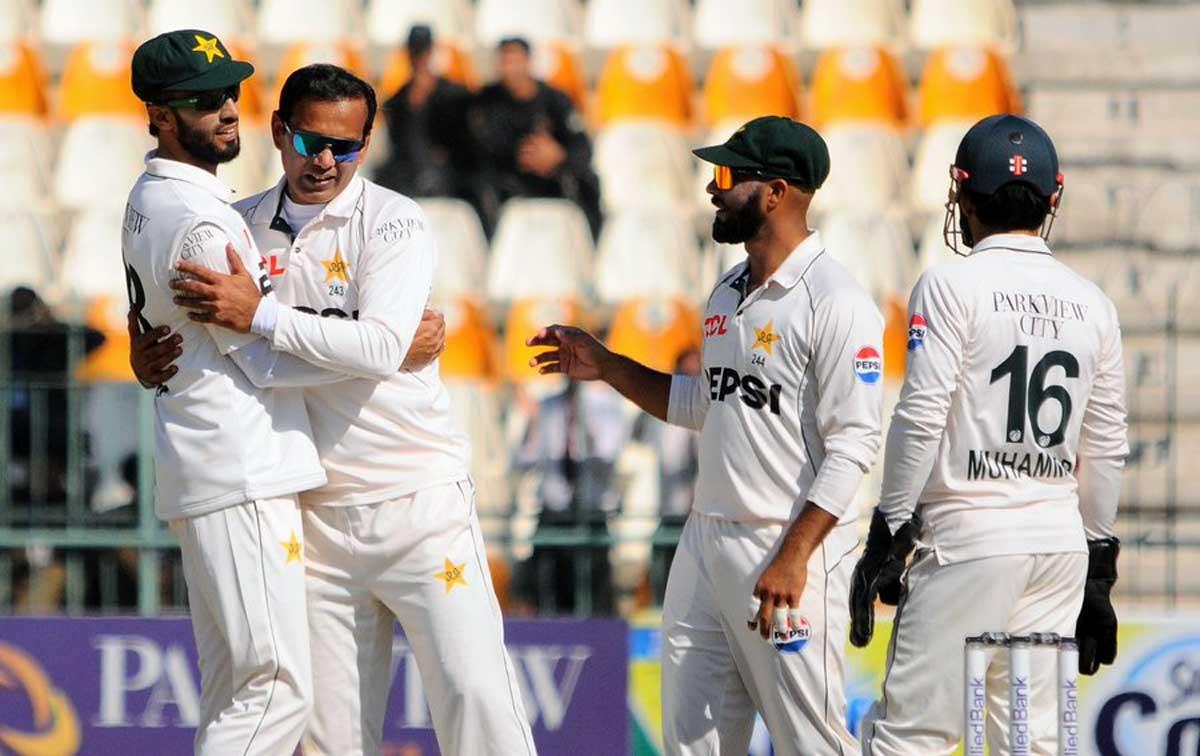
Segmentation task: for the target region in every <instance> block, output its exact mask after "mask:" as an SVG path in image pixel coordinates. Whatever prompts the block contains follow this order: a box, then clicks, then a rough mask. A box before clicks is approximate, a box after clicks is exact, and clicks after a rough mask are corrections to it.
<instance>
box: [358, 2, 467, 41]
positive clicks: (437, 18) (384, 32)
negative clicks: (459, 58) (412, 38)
mask: <svg viewBox="0 0 1200 756" xmlns="http://www.w3.org/2000/svg"><path fill="white" fill-rule="evenodd" d="M471 13H472V11H471V3H470V2H469V0H368V2H367V13H366V21H365V24H364V25H365V26H366V30H367V39H368V40H369V41H370V42H371V44H373V45H376V46H379V47H392V46H395V45H402V44H404V42H405V40H406V39H408V30H409V29H411V28H412V27H413V26H415V25H416V24H424V25H425V26H428V27H429V28H430V29H432V30H433V36H434V39H437V40H440V41H443V42H445V41H451V42H456V43H459V44H463V43H466V42H469V41H470V40H471V38H472V32H473V27H472V26H471Z"/></svg>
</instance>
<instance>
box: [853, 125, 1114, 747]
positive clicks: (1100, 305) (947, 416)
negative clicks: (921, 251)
mask: <svg viewBox="0 0 1200 756" xmlns="http://www.w3.org/2000/svg"><path fill="white" fill-rule="evenodd" d="M950 174H951V191H950V201H949V202H948V203H947V205H946V208H947V213H946V226H945V228H946V237H947V244H949V245H950V246H951V247H952V248H954V250H955V251H956V252H957V251H959V250H958V244H959V242H960V241H961V243H962V244H964V245H965V246H967V247H970V248H971V252H970V255H969V256H967V257H966V258H965V259H961V260H956V261H953V262H948V263H944V264H941V265H938V266H936V267H934V268H932V269H930V270H928V271H926V272H925V274H924V275H922V276H921V278H920V279H919V280H918V281H917V284H916V287H915V288H914V290H913V293H912V298H911V300H910V302H909V318H910V326H909V337H908V338H909V340H908V352H909V354H908V365H907V373H906V375H905V380H904V387H903V390H902V392H901V395H900V401H899V404H898V405H897V406H896V412H895V416H894V418H893V420H892V425H891V429H890V431H889V433H888V440H887V452H886V455H885V458H884V460H885V462H884V464H885V467H884V477H883V492H882V498H881V500H880V503H879V507H878V509H877V510H876V512H875V515H874V518H873V519H872V522H871V533H870V535H869V537H868V542H867V548H866V552H865V553H864V555H863V557H862V559H861V561H860V562H859V565H858V567H857V568H856V570H855V573H854V582H853V588H852V594H851V604H850V607H851V613H852V615H853V616H852V620H851V622H852V632H851V639H852V641H853V642H854V643H855V645H859V646H864V645H866V644H867V642H869V640H870V638H871V631H872V611H873V609H872V604H873V602H874V599H875V596H876V594H877V593H880V592H882V593H885V594H891V595H892V596H894V597H897V598H898V599H899V606H898V607H897V609H896V619H895V624H894V625H893V628H892V637H891V643H890V645H889V647H888V665H887V675H886V677H885V679H884V685H883V697H882V698H881V699H880V700H879V701H878V702H876V704H875V705H874V707H873V708H872V709H871V711H870V713H869V714H868V717H867V721H866V722H865V724H864V725H863V731H862V738H863V750H864V753H866V754H870V755H872V756H898V755H899V754H912V755H913V756H916V755H917V754H920V756H937V755H938V754H951V753H953V752H954V751H955V749H956V747H957V745H958V743H959V741H960V740H961V739H962V738H963V735H964V733H963V731H962V729H963V717H962V711H963V696H964V682H963V652H962V649H963V642H964V639H965V638H966V637H967V636H972V635H978V634H980V633H982V632H987V631H997V632H1008V633H1013V634H1019V635H1024V634H1028V633H1032V632H1047V633H1050V632H1052V633H1059V634H1061V635H1065V636H1070V635H1075V636H1076V637H1077V638H1078V640H1079V649H1080V654H1079V667H1080V671H1081V672H1083V673H1084V674H1094V673H1095V672H1096V670H1097V668H1098V667H1099V665H1100V664H1111V663H1112V661H1113V659H1114V658H1115V656H1116V640H1117V636H1116V633H1117V620H1116V615H1115V613H1114V612H1113V608H1112V604H1111V602H1110V600H1109V592H1110V590H1111V588H1112V585H1113V583H1114V582H1115V581H1116V578H1117V569H1116V561H1117V552H1118V549H1119V544H1118V541H1117V538H1116V536H1115V535H1114V532H1113V524H1114V521H1115V520H1116V512H1117V497H1118V493H1119V491H1120V484H1121V468H1122V466H1123V465H1124V459H1125V455H1126V453H1127V452H1128V446H1127V444H1126V436H1125V409H1124V406H1123V401H1124V398H1123V397H1124V386H1123V382H1124V378H1123V375H1124V373H1123V370H1122V366H1121V330H1120V326H1119V325H1118V323H1117V311H1116V308H1115V307H1114V306H1113V303H1112V302H1111V301H1110V300H1109V299H1108V297H1107V296H1105V295H1104V293H1103V292H1102V291H1101V290H1100V289H1099V288H1098V287H1097V286H1095V285H1094V284H1092V283H1091V282H1089V281H1087V280H1086V279H1084V278H1083V277H1082V276H1080V275H1078V274H1077V273H1075V272H1073V271H1071V270H1070V269H1069V268H1067V267H1066V266H1065V265H1063V264H1062V263H1060V262H1059V261H1058V260H1056V259H1055V258H1054V255H1053V254H1052V253H1051V251H1050V248H1049V247H1047V246H1046V239H1047V237H1048V236H1049V232H1050V227H1051V225H1052V223H1053V219H1054V216H1055V214H1056V212H1057V210H1058V204H1059V199H1060V198H1061V196H1062V187H1063V179H1062V174H1060V173H1059V167H1058V157H1057V154H1056V152H1055V149H1054V145H1053V143H1051V141H1050V137H1049V136H1047V135H1046V133H1045V132H1044V131H1042V129H1041V128H1040V127H1038V126H1037V124H1035V123H1033V122H1031V121H1028V120H1026V119H1024V118H1019V117H1017V116H1011V115H999V116H992V117H990V118H985V119H984V120H982V121H980V122H979V123H977V124H975V126H973V127H972V128H971V130H970V131H968V132H967V134H966V136H965V137H963V140H962V143H961V144H960V145H959V147H958V153H957V155H956V157H955V159H954V165H953V166H951V169H950ZM914 544H915V545H916V548H917V551H916V555H915V557H914V559H913V563H912V565H911V566H910V567H909V568H908V572H907V575H906V577H905V578H904V581H903V588H902V589H901V586H900V584H899V575H900V572H901V570H902V569H903V562H904V560H905V558H906V557H907V554H908V551H909V550H910V549H911V548H912V547H913V546H914ZM893 600H894V599H893ZM1035 653H1037V652H1036V651H1035ZM1007 664H1008V659H1007V656H1006V655H1005V654H996V655H994V656H993V657H992V658H991V659H990V666H989V670H988V675H987V680H986V683H985V684H986V689H987V709H988V721H987V725H986V731H987V732H986V737H987V739H988V741H989V743H990V744H991V748H992V750H991V752H992V753H1009V752H1010V748H1012V746H1013V744H1010V743H1009V742H1008V736H1009V730H1008V674H1007ZM1036 668H1037V665H1036V664H1035V669H1036ZM1055 683H1056V679H1055V675H1054V674H1053V672H1048V673H1044V674H1034V675H1033V679H1032V681H1031V688H1032V691H1031V699H1030V706H1029V711H1030V712H1031V720H1030V737H1031V744H1030V745H1031V746H1032V748H1031V750H1032V752H1033V753H1039V754H1053V753H1056V752H1057V743H1056V738H1055V735H1056V726H1055V722H1056V716H1055V711H1056V708H1057V704H1056V696H1055ZM983 729H984V728H983V727H982V726H981V728H980V731H978V732H974V733H967V735H968V737H970V738H971V739H972V742H980V741H982V739H983V737H984V732H983ZM1025 752H1026V753H1028V752H1030V750H1026V751H1025Z"/></svg>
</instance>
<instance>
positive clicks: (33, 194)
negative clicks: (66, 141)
mask: <svg viewBox="0 0 1200 756" xmlns="http://www.w3.org/2000/svg"><path fill="white" fill-rule="evenodd" d="M50 169H51V153H50V138H49V135H48V133H47V129H46V126H45V124H44V123H43V122H42V121H41V119H38V118H33V117H30V116H23V115H13V116H10V115H0V185H2V186H3V187H4V192H3V193H0V207H3V208H35V207H38V206H39V205H41V204H42V203H43V202H44V201H45V200H46V198H47V197H48V195H49V191H48V189H49V185H50Z"/></svg>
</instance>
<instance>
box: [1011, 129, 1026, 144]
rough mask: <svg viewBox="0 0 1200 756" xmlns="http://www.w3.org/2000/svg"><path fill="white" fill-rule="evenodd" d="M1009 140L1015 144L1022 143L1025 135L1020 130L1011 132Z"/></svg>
mask: <svg viewBox="0 0 1200 756" xmlns="http://www.w3.org/2000/svg"><path fill="white" fill-rule="evenodd" d="M1008 141H1010V142H1012V143H1013V144H1020V143H1021V142H1024V141H1025V135H1024V134H1022V133H1021V132H1019V131H1012V132H1009V134H1008Z"/></svg>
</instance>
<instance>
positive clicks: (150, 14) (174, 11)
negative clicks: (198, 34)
mask: <svg viewBox="0 0 1200 756" xmlns="http://www.w3.org/2000/svg"><path fill="white" fill-rule="evenodd" d="M251 19H252V16H251V13H250V7H249V5H248V4H247V3H246V1H245V0H205V2H202V3H198V2H196V0H150V7H149V8H148V9H147V14H146V32H147V35H148V36H155V35H158V34H162V33H163V32H169V31H173V30H175V29H203V30H204V31H206V32H212V33H213V34H216V35H217V36H218V37H220V38H221V41H222V42H224V43H225V44H226V45H231V44H232V43H233V41H234V40H235V39H239V38H244V37H246V36H247V33H248V30H249V29H250V28H251Z"/></svg>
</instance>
